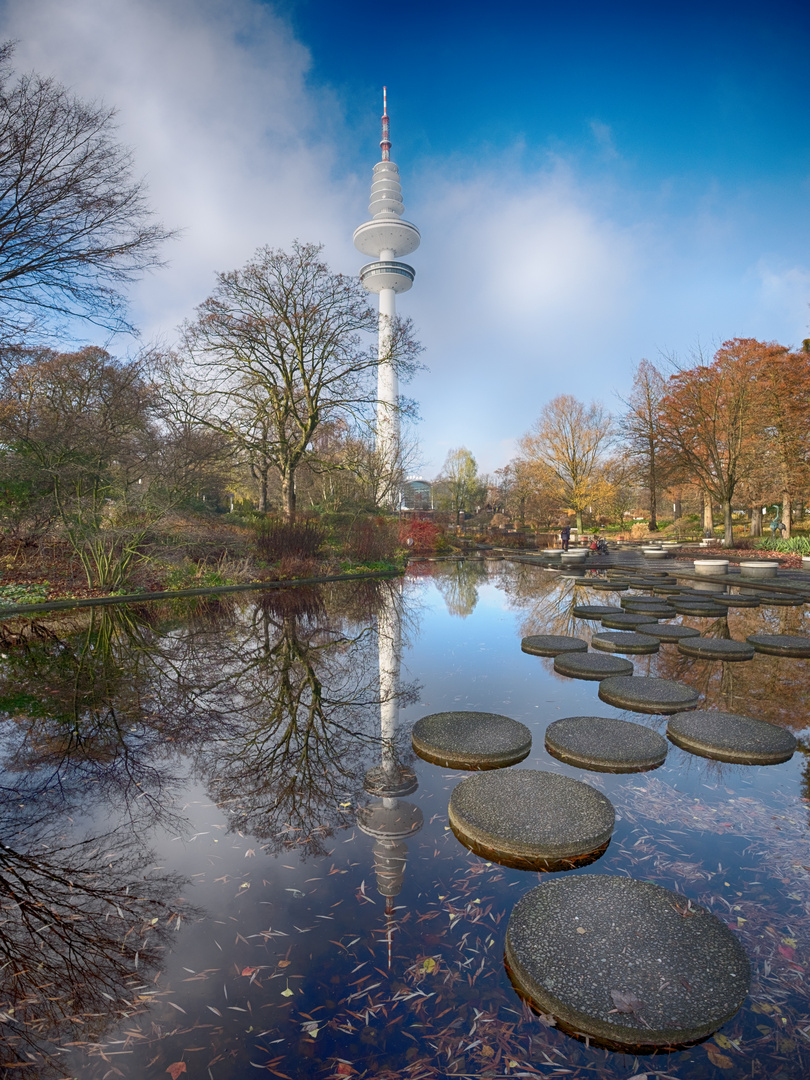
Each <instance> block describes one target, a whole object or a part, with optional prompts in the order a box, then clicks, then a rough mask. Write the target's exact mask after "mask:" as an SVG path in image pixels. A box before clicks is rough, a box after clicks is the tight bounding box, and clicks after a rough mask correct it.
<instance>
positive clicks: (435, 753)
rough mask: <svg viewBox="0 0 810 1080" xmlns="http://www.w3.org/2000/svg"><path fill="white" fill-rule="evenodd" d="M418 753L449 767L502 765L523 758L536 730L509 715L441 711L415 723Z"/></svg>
mask: <svg viewBox="0 0 810 1080" xmlns="http://www.w3.org/2000/svg"><path fill="white" fill-rule="evenodd" d="M411 741H412V743H413V748H414V750H415V751H416V753H417V754H418V755H419V756H420V757H421V758H424V759H425V761H430V762H432V763H433V764H434V765H443V766H445V768H448V769H502V768H504V767H505V766H506V765H514V764H515V762H517V761H522V760H523V759H524V758H525V757H526V756H527V755H528V753H529V751H530V750H531V748H532V733H531V732H530V731H529V729H528V728H527V727H526V725H525V724H521V723H519V722H518V721H517V720H512V719H511V718H510V717H508V716H500V715H499V714H498V713H486V712H439V713H431V715H430V716H423V717H422V719H421V720H417V721H416V723H415V724H414V726H413V732H412V734H411Z"/></svg>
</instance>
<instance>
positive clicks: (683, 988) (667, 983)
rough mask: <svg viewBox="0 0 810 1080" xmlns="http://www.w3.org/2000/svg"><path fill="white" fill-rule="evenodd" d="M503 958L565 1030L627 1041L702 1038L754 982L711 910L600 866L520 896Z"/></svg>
mask: <svg viewBox="0 0 810 1080" xmlns="http://www.w3.org/2000/svg"><path fill="white" fill-rule="evenodd" d="M506 964H507V970H508V972H509V974H510V976H511V978H512V981H513V982H514V984H515V986H516V987H517V989H518V991H519V992H520V993H521V994H522V995H524V996H525V997H527V998H528V999H529V1000H530V1001H531V1002H532V1003H533V1004H534V1005H535V1006H536V1007H537V1008H538V1009H540V1010H541V1011H542V1012H545V1013H550V1014H551V1015H552V1016H555V1017H557V1018H558V1020H559V1021H560V1022H561V1026H562V1027H563V1028H564V1029H565V1030H569V1031H574V1032H577V1033H580V1034H585V1035H589V1036H591V1037H593V1038H595V1039H597V1040H602V1041H604V1042H606V1043H607V1044H608V1045H610V1044H615V1045H619V1046H627V1047H645V1046H649V1047H661V1046H671V1045H674V1046H677V1045H682V1044H685V1043H689V1042H693V1041H695V1040H696V1039H701V1038H705V1037H706V1036H708V1035H710V1034H712V1032H714V1031H716V1030H717V1029H718V1028H719V1027H720V1026H721V1025H722V1024H724V1023H725V1022H726V1021H727V1020H729V1019H730V1018H731V1017H732V1016H734V1014H735V1013H736V1012H737V1010H738V1009H739V1008H740V1006H741V1005H742V1003H743V1001H744V1000H745V998H746V995H747V993H748V989H749V985H750V981H751V971H750V965H749V963H748V958H747V957H746V955H745V952H744V950H743V948H742V946H741V945H740V943H739V942H738V941H737V939H736V938H735V937H734V935H733V934H732V932H731V931H730V930H729V929H728V927H727V926H726V925H725V924H724V923H723V922H722V921H721V920H720V919H718V918H717V917H716V916H715V915H713V914H711V912H709V911H707V910H706V909H705V908H703V907H700V906H699V905H697V904H694V903H692V902H691V901H690V900H688V899H687V898H686V897H685V896H683V895H682V894H680V893H673V892H670V891H669V890H668V889H664V888H662V887H661V886H660V885H653V884H651V883H650V882H646V881H635V880H633V879H632V878H625V877H611V876H607V875H595V874H578V875H576V876H575V877H565V878H556V879H554V880H550V881H546V882H543V884H542V885H538V886H537V887H536V888H534V889H532V890H531V892H529V893H527V894H526V895H525V896H523V897H522V898H521V899H520V900H519V901H518V902H517V904H516V905H515V908H514V911H513V912H512V915H511V916H510V919H509V924H508V927H507V932H506ZM687 988H688V989H687Z"/></svg>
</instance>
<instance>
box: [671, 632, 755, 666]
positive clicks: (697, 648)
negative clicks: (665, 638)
mask: <svg viewBox="0 0 810 1080" xmlns="http://www.w3.org/2000/svg"><path fill="white" fill-rule="evenodd" d="M678 652H680V653H683V654H684V656H696V657H697V658H698V659H699V660H723V661H724V662H725V663H731V662H733V661H737V660H753V659H754V646H753V645H749V644H748V642H747V641H732V640H731V639H729V638H711V637H696V638H686V639H685V640H684V641H679V642H678Z"/></svg>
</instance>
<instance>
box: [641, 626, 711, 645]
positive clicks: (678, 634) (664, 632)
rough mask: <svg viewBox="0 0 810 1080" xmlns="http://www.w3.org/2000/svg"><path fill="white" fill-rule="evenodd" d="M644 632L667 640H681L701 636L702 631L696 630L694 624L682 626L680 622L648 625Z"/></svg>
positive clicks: (660, 639) (661, 639)
mask: <svg viewBox="0 0 810 1080" xmlns="http://www.w3.org/2000/svg"><path fill="white" fill-rule="evenodd" d="M644 633H645V634H649V635H650V636H651V637H656V638H658V640H659V641H665V642H672V641H680V640H681V638H692V637H700V631H699V630H695V628H694V627H693V626H680V625H679V624H678V623H675V624H673V625H667V624H666V623H662V624H661V625H659V626H647V627H645V628H644Z"/></svg>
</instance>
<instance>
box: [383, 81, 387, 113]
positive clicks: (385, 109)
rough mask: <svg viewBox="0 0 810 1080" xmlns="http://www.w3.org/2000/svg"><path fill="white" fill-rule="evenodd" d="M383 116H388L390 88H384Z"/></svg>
mask: <svg viewBox="0 0 810 1080" xmlns="http://www.w3.org/2000/svg"><path fill="white" fill-rule="evenodd" d="M383 116H388V87H387V86H384V87H383Z"/></svg>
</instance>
